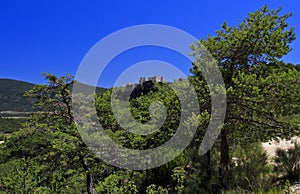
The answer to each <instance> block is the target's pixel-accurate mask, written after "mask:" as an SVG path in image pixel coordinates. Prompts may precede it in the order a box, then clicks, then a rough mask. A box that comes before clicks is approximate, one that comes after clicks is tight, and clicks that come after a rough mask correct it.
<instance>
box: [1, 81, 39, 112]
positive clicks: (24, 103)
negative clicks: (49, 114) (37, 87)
mask: <svg viewBox="0 0 300 194" xmlns="http://www.w3.org/2000/svg"><path fill="white" fill-rule="evenodd" d="M33 87H34V84H31V83H27V82H22V81H16V80H10V79H0V102H1V103H0V111H18V112H28V111H29V112H30V111H33V107H32V105H33V102H32V101H31V100H30V99H28V98H26V97H24V96H23V95H24V93H25V91H28V90H31V89H32V88H33Z"/></svg>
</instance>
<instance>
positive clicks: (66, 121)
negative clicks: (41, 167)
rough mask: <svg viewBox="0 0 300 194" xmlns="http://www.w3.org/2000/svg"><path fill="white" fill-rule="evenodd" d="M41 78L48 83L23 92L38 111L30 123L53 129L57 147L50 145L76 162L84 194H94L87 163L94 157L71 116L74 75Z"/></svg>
mask: <svg viewBox="0 0 300 194" xmlns="http://www.w3.org/2000/svg"><path fill="white" fill-rule="evenodd" d="M44 76H45V78H46V79H47V80H48V84H44V85H37V86H35V87H34V88H33V89H32V90H29V91H28V92H26V96H28V97H31V98H33V99H35V106H36V107H37V109H38V110H40V111H39V112H38V113H37V114H36V115H35V116H34V117H33V120H32V121H31V123H39V124H41V123H44V124H46V125H47V126H50V127H51V129H52V130H54V132H55V133H54V135H55V137H57V138H58V141H56V143H57V144H58V145H53V146H56V147H60V148H59V149H58V150H61V151H62V152H64V154H65V156H66V157H71V158H72V159H73V160H77V161H78V164H80V165H81V166H82V168H83V170H84V171H85V172H86V184H87V186H86V190H87V193H89V194H94V193H96V191H95V189H94V179H93V176H92V173H91V167H90V165H89V164H88V160H87V159H88V158H93V157H94V156H93V154H92V153H91V152H90V151H89V150H88V148H87V147H86V145H85V144H84V143H83V142H82V140H81V138H80V135H79V134H78V132H77V130H76V127H75V123H74V117H73V113H72V96H71V86H72V84H73V76H71V75H69V74H67V75H66V76H62V77H60V78H58V77H57V76H55V75H53V74H44ZM58 153H59V152H58Z"/></svg>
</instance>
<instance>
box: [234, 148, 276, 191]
mask: <svg viewBox="0 0 300 194" xmlns="http://www.w3.org/2000/svg"><path fill="white" fill-rule="evenodd" d="M233 156H234V160H233V166H234V167H233V169H232V176H233V178H232V183H233V185H232V186H233V187H234V188H240V189H242V190H244V191H248V192H249V193H250V192H254V193H257V192H259V191H261V192H267V191H268V190H269V189H270V187H271V181H272V177H271V176H270V172H271V167H270V165H269V164H268V157H267V155H266V153H265V151H264V150H263V149H262V147H261V144H260V143H253V144H249V145H247V147H246V148H244V149H242V148H241V147H239V146H238V147H237V148H236V149H235V151H234V153H233Z"/></svg>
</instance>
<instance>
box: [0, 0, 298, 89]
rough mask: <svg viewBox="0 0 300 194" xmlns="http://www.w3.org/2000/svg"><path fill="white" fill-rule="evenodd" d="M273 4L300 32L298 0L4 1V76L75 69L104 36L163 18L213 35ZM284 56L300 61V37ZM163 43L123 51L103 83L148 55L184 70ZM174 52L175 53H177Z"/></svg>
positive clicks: (0, 45) (0, 66)
mask: <svg viewBox="0 0 300 194" xmlns="http://www.w3.org/2000/svg"><path fill="white" fill-rule="evenodd" d="M265 4H268V5H269V6H270V7H271V8H277V7H278V6H282V7H283V11H282V13H286V12H293V16H292V17H291V18H290V19H289V20H288V22H289V24H290V25H291V26H293V27H294V28H295V29H296V33H297V35H298V37H300V34H299V33H298V32H299V31H300V23H299V21H300V6H299V1H298V0H281V1H279V0H269V1H267V0H259V1H257V0H247V1H245V0H232V1H224V0H222V1H221V0H215V1H204V0H203V1H202V0H201V1H200V0H186V1H174V0H173V1H169V0H159V1H158V0H151V1H146V0H144V1H141V0H139V1H137V0H128V1H124V0H123V1H121V0H119V1H116V0H110V1H108V0H107V1H103V0H102V1H100V0H90V1H83V0H81V1H79V0H73V1H67V0H65V1H62V0H43V1H41V0H35V1H33V0H26V1H25V0H19V1H17V0H10V1H1V6H0V29H1V30H0V78H12V79H17V80H24V81H29V82H32V83H44V82H45V81H44V78H43V77H42V76H41V73H42V72H49V73H54V74H57V75H63V74H64V73H66V72H68V73H70V74H73V75H75V73H76V70H77V68H78V67H79V65H80V62H81V61H82V59H83V57H84V56H85V55H86V53H87V52H88V51H89V49H91V47H92V46H93V45H94V44H96V43H97V42H98V41H99V40H101V39H102V38H104V37H105V36H107V35H109V34H110V33H113V32H115V31H117V30H120V29H122V28H125V27H129V26H132V25H139V24H164V25H170V26H174V27H177V28H179V29H182V30H184V31H186V32H188V33H190V34H192V35H193V36H195V37H196V38H197V39H200V38H206V37H207V36H208V35H213V34H214V32H215V30H218V29H220V26H221V24H222V23H223V22H224V21H227V22H228V24H229V25H237V24H238V23H239V21H241V20H243V19H244V18H245V17H246V16H247V13H248V12H253V11H255V10H257V9H259V8H260V7H261V6H263V5H265ZM292 48H293V50H292V51H291V53H290V54H289V55H287V56H286V57H284V58H283V59H284V61H286V62H292V63H295V64H300V55H299V54H300V38H299V39H297V40H296V41H294V42H293V43H292ZM170 53H171V51H166V50H164V51H162V50H161V49H160V48H141V49H140V50H138V49H132V50H129V51H128V52H125V53H124V56H123V54H122V55H120V56H118V57H117V58H116V59H115V60H113V61H112V62H111V64H110V65H109V66H108V68H107V69H106V70H105V71H104V72H103V75H102V76H101V78H100V81H99V85H101V86H104V87H110V86H112V84H113V83H114V82H115V80H116V79H117V77H118V76H119V75H120V74H121V73H122V71H123V70H124V69H126V68H127V67H129V66H130V65H131V64H134V63H137V62H139V61H143V60H147V59H149V60H163V61H168V62H170V63H176V66H177V67H178V68H180V69H181V70H182V71H183V72H184V73H188V70H189V68H190V67H191V64H190V63H189V62H188V61H187V60H186V59H183V58H182V57H181V58H180V57H178V56H177V57H176V56H175V55H176V54H174V53H173V54H172V53H171V54H170ZM173 55H174V56H173Z"/></svg>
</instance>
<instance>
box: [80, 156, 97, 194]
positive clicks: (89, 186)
mask: <svg viewBox="0 0 300 194" xmlns="http://www.w3.org/2000/svg"><path fill="white" fill-rule="evenodd" d="M80 158H81V162H82V165H83V168H84V170H85V171H86V173H87V174H86V191H87V193H88V194H97V192H96V190H95V188H94V180H93V175H92V173H91V168H90V166H89V164H88V163H87V161H86V160H85V158H84V157H83V156H80Z"/></svg>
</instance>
